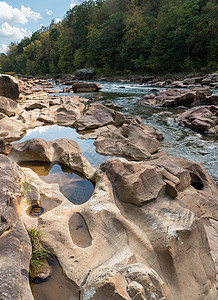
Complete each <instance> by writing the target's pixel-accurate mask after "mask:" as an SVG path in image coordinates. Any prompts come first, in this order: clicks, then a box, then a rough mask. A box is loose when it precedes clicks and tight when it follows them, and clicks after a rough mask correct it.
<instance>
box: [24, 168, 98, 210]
mask: <svg viewBox="0 0 218 300" xmlns="http://www.w3.org/2000/svg"><path fill="white" fill-rule="evenodd" d="M19 165H20V166H21V167H25V168H30V169H32V170H33V171H34V172H35V173H37V174H38V175H39V176H40V178H41V179H42V180H43V181H45V182H47V183H57V184H59V186H60V191H61V193H62V194H63V195H64V196H65V197H66V198H67V199H68V200H69V201H71V202H72V203H73V204H77V205H79V204H83V203H85V202H87V201H88V200H89V199H90V198H91V196H92V194H93V192H94V185H93V184H92V183H91V182H90V181H89V180H87V179H83V178H82V177H80V176H79V175H77V174H75V173H73V172H72V170H71V169H69V168H67V167H66V166H64V165H57V164H55V165H54V164H50V163H46V162H20V163H19ZM40 201H41V206H42V207H43V209H44V213H45V212H47V211H49V210H51V209H53V208H54V207H56V206H57V205H59V204H60V203H59V201H57V200H56V199H46V198H44V197H41V199H40Z"/></svg>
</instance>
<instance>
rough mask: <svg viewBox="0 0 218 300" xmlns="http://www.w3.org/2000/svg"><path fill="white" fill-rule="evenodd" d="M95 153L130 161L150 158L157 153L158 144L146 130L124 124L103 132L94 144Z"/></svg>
mask: <svg viewBox="0 0 218 300" xmlns="http://www.w3.org/2000/svg"><path fill="white" fill-rule="evenodd" d="M94 145H95V146H96V151H97V152H98V153H100V154H103V155H110V156H121V157H126V158H131V159H132V160H144V159H145V158H150V157H151V154H152V153H155V152H157V151H158V148H159V142H158V140H157V139H155V138H153V137H152V136H150V134H149V132H148V130H146V128H143V127H142V128H141V127H140V126H136V125H134V124H124V125H123V126H122V127H121V128H115V129H114V130H111V131H103V132H102V133H101V134H99V135H98V136H97V138H96V140H95V142H94Z"/></svg>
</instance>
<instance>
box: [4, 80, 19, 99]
mask: <svg viewBox="0 0 218 300" xmlns="http://www.w3.org/2000/svg"><path fill="white" fill-rule="evenodd" d="M0 96H3V97H6V98H10V99H12V100H15V101H17V100H18V98H19V83H18V80H17V79H16V78H14V77H13V76H10V75H2V74H0Z"/></svg>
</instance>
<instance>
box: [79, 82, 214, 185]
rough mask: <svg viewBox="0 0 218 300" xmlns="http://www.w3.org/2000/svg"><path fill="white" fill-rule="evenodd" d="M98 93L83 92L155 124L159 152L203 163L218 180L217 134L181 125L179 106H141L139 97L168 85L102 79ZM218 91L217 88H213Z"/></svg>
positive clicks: (148, 123) (86, 96) (107, 104)
mask: <svg viewBox="0 0 218 300" xmlns="http://www.w3.org/2000/svg"><path fill="white" fill-rule="evenodd" d="M100 84H101V85H102V87H103V88H102V90H101V91H100V92H98V93H92V94H90V93H89V94H88V93H83V94H81V93H80V95H81V96H82V97H85V98H88V99H90V101H97V102H100V103H102V104H105V105H106V106H108V107H112V108H114V109H116V110H119V111H120V112H122V113H124V114H126V115H130V116H140V117H141V118H142V119H143V121H144V123H145V124H146V125H148V126H153V127H156V128H157V129H158V130H159V131H160V132H161V133H163V135H164V140H163V141H161V145H160V151H164V152H167V153H168V154H170V155H172V156H174V157H182V158H186V159H188V160H191V161H195V162H199V163H202V164H203V165H204V167H205V168H206V170H207V171H208V172H209V173H210V175H211V176H212V178H213V179H214V180H215V181H216V182H218V170H217V169H218V168H217V167H218V140H217V137H214V136H208V135H205V134H201V133H199V132H195V131H193V130H191V129H189V128H184V127H182V126H179V125H178V124H177V123H176V122H175V118H176V117H177V116H178V115H179V114H180V113H182V112H183V110H181V109H178V108H174V109H173V108H163V107H161V108H153V107H149V106H142V105H140V104H139V103H138V100H139V99H140V98H141V97H142V96H143V95H145V94H149V93H156V92H157V91H161V90H164V89H165V88H158V87H157V88H156V87H151V86H148V85H141V84H136V83H124V82H122V83H120V82H100ZM214 94H218V90H214Z"/></svg>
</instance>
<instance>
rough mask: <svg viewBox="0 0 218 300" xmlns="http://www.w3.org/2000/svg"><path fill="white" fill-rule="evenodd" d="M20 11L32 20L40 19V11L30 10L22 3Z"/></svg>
mask: <svg viewBox="0 0 218 300" xmlns="http://www.w3.org/2000/svg"><path fill="white" fill-rule="evenodd" d="M21 11H22V13H23V14H24V16H25V17H27V18H29V19H31V20H33V21H37V20H39V19H42V17H41V15H40V13H38V12H35V11H32V9H31V8H30V7H25V6H24V5H21Z"/></svg>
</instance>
